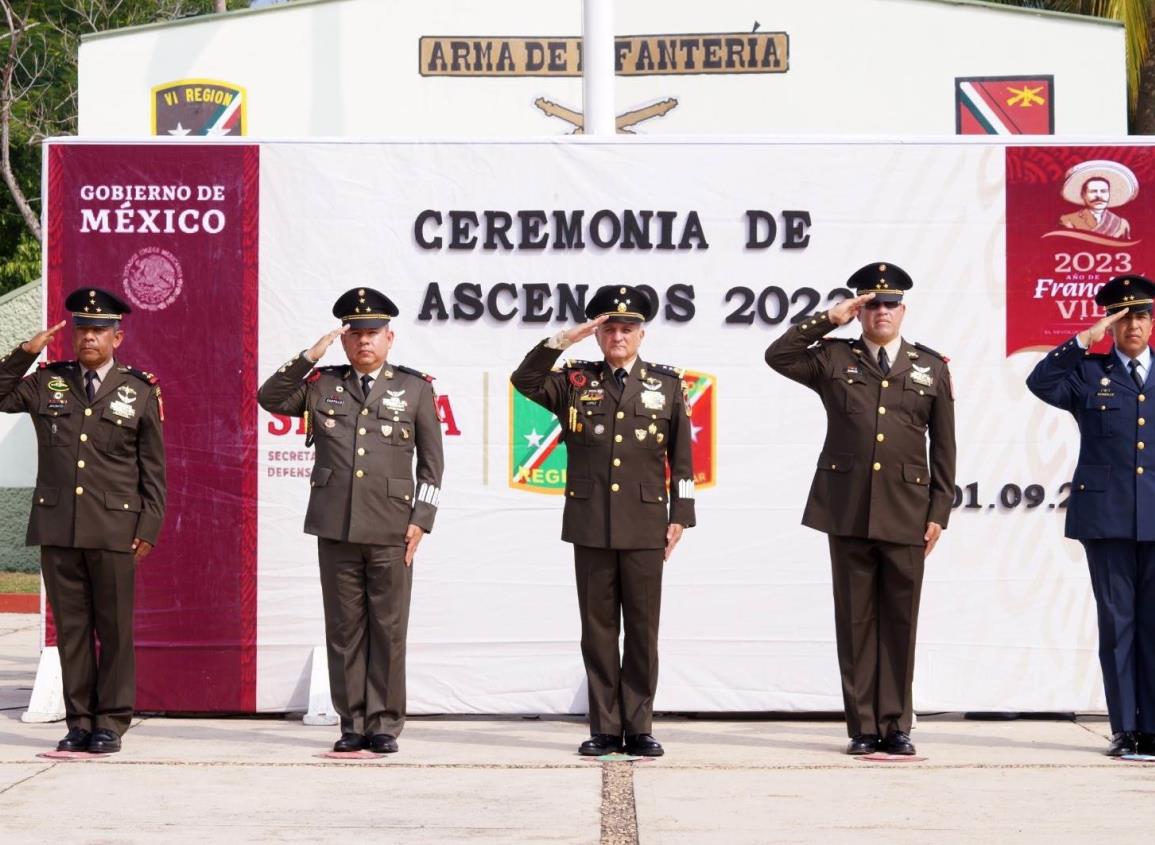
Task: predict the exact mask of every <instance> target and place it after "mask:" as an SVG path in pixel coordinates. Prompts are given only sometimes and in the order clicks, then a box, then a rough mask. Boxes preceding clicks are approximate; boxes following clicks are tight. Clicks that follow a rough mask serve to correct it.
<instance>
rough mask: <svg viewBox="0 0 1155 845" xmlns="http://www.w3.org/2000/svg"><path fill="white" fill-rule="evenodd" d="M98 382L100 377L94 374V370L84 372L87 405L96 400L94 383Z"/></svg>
mask: <svg viewBox="0 0 1155 845" xmlns="http://www.w3.org/2000/svg"><path fill="white" fill-rule="evenodd" d="M99 380H100V376H98V375H97V374H96V370H86V371H85V373H84V392H85V393H87V394H88V404H89V405H91V404H92V400H93V399H95V398H96V382H97V381H99Z"/></svg>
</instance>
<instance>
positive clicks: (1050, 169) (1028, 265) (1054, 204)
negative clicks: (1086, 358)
mask: <svg viewBox="0 0 1155 845" xmlns="http://www.w3.org/2000/svg"><path fill="white" fill-rule="evenodd" d="M1006 170H1007V176H1006V195H1007V224H1006V232H1007V344H1006V354H1007V355H1012V354H1013V353H1015V352H1018V351H1020V350H1023V349H1049V348H1050V347H1052V346H1057V345H1058V344H1059V343H1061V342H1062V341H1064V340H1066V339H1067V338H1069V337H1070V336H1071V335H1073V334H1076V333H1077V332H1080V331H1082V330H1083V329H1085V328H1086V327H1087V326H1089V325H1091V324H1092V323H1094V322H1095V321H1096V320H1098V319H1100V318H1101V317H1103V315H1104V312H1103V310H1102V309H1100V308H1098V307H1097V306H1096V305H1095V294H1096V293H1097V292H1098V290H1099V288H1100V287H1102V286H1103V284H1104V283H1106V282H1107V281H1109V280H1110V279H1111V278H1113V277H1115V276H1119V275H1123V274H1126V273H1139V274H1142V275H1145V276H1150V275H1151V274H1152V273H1155V157H1153V156H1152V155H1151V151H1150V148H1146V147H1008V148H1007V153H1006ZM1109 345H1110V341H1109V339H1105V340H1104V348H1105V347H1106V346H1109Z"/></svg>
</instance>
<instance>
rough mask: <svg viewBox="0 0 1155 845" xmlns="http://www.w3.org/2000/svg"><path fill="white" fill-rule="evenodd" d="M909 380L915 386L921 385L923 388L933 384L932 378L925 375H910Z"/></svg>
mask: <svg viewBox="0 0 1155 845" xmlns="http://www.w3.org/2000/svg"><path fill="white" fill-rule="evenodd" d="M910 380H911V381H913V382H914V383H915V384H921V385H922V386H923V387H930V386H931V385H933V384H934V377H933V376H928V375H927V374H926V373H911V374H910Z"/></svg>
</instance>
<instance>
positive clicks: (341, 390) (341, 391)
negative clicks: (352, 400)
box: [333, 385, 345, 393]
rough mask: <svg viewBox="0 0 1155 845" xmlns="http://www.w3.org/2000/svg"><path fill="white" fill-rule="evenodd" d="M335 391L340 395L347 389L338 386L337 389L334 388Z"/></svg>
mask: <svg viewBox="0 0 1155 845" xmlns="http://www.w3.org/2000/svg"><path fill="white" fill-rule="evenodd" d="M333 389H334V390H336V391H337V392H338V393H344V392H345V388H344V387H342V386H341V385H337V386H336V387H335V388H333Z"/></svg>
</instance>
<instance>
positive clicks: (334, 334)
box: [305, 326, 349, 364]
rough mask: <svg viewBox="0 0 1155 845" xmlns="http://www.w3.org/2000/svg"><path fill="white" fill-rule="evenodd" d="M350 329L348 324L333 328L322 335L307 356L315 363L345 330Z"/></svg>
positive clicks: (310, 348)
mask: <svg viewBox="0 0 1155 845" xmlns="http://www.w3.org/2000/svg"><path fill="white" fill-rule="evenodd" d="M347 331H349V327H348V326H341V328H339V329H333V331H331V332H329V333H328V334H327V335H325V336H324V337H322V338H321V339H320V340H318V341H317V342H316V343H314V344H313V345H312V346H310V347H309V351H308V352H306V353H305V355H306V357H308V359H309V360H310V361H312V362H313V363H314V364H315V363H317V362H318V361H320V360H321V358H322V357H324V355H325V352H326V350H328V348H329V347H330V346H332V345H333V341H334V340H336V339H337V338H339V337H340V336H341V335H343V334H345V332H347Z"/></svg>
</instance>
